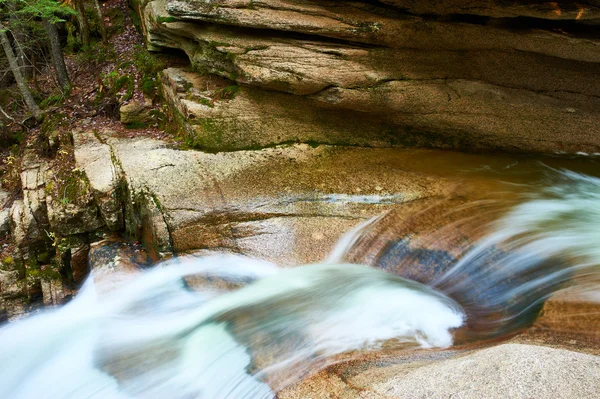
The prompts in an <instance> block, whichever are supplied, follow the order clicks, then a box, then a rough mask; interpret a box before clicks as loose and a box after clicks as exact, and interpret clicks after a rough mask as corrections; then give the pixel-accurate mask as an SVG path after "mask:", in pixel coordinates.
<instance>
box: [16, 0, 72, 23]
mask: <svg viewBox="0 0 600 399" xmlns="http://www.w3.org/2000/svg"><path fill="white" fill-rule="evenodd" d="M4 1H6V0H4ZM15 2H16V3H17V4H22V5H23V7H22V8H20V10H19V11H18V13H19V14H24V15H29V16H33V17H38V18H43V19H47V20H49V21H50V22H51V23H53V24H55V23H58V22H64V19H62V18H60V17H61V16H62V17H67V16H71V15H77V12H76V11H75V10H73V9H72V8H70V7H68V6H67V5H65V4H63V3H59V2H57V1H54V0H35V1H32V2H25V1H22V0H16V1H15Z"/></svg>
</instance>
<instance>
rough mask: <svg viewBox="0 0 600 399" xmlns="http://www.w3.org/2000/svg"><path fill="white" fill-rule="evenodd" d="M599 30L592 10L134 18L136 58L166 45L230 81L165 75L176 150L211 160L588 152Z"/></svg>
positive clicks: (436, 5)
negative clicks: (348, 148) (362, 150)
mask: <svg viewBox="0 0 600 399" xmlns="http://www.w3.org/2000/svg"><path fill="white" fill-rule="evenodd" d="M384 3H385V4H384ZM599 20H600V19H599V9H598V4H596V3H594V2H580V3H577V4H575V5H574V4H571V3H565V4H563V3H560V2H556V3H554V2H548V3H540V2H528V1H523V2H510V3H506V2H498V1H473V2H468V3H464V2H442V1H427V2H414V1H391V0H390V1H387V2H367V1H345V2H333V1H324V0H323V1H319V0H312V1H298V0H264V1H258V2H257V1H245V0H218V1H217V0H215V1H191V0H155V1H152V2H149V3H148V4H147V6H146V7H145V8H144V21H145V31H146V33H147V37H148V43H149V46H150V48H151V49H154V50H160V49H162V48H178V49H181V50H183V51H185V53H186V54H187V55H188V57H189V58H190V61H191V64H192V67H193V68H194V69H195V70H196V71H197V72H200V73H201V74H213V75H218V76H221V77H223V78H225V79H228V80H229V83H225V84H223V85H222V86H221V88H220V90H211V89H210V83H208V84H207V83H206V81H205V80H206V79H205V78H202V77H200V76H194V74H193V73H191V72H190V71H169V72H168V73H166V75H165V78H164V82H165V83H166V88H165V94H166V97H167V98H168V100H169V101H170V102H171V104H172V105H173V107H174V108H176V109H178V110H179V112H180V114H181V116H182V120H181V123H182V125H183V127H184V129H185V130H186V134H187V135H188V137H187V138H188V140H189V142H190V143H191V144H193V145H196V146H198V147H201V148H208V149H213V150H218V149H240V148H250V147H257V146H258V147H261V146H265V145H268V144H271V143H281V142H287V141H295V142H310V141H316V142H321V143H329V144H346V145H348V144H350V145H372V146H393V145H410V146H414V145H416V146H434V147H445V148H468V149H471V150H473V149H503V150H511V151H534V152H549V153H552V152H571V153H573V152H578V151H584V152H598V151H599V150H600V130H599V128H598V126H600V123H598V122H600V119H599V118H600V117H599V116H598V115H599V114H600V113H599V111H600V86H599V84H598V83H597V79H595V76H596V74H597V70H598V68H599V65H598V63H599V62H600V41H599V35H598V29H597V27H598V23H599V22H598V21H599ZM182 76H183V77H184V79H183V80H181V79H178V78H177V77H182ZM177 82H179V84H177ZM182 82H185V83H183V84H181V83H182ZM227 87H229V89H227V90H225V89H226V88H227ZM224 90H225V91H224ZM241 110H244V112H243V113H241V112H240V111H241Z"/></svg>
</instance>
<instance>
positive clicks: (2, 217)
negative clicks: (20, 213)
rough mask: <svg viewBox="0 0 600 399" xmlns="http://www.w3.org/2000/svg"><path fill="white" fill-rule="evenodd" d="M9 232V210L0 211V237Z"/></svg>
mask: <svg viewBox="0 0 600 399" xmlns="http://www.w3.org/2000/svg"><path fill="white" fill-rule="evenodd" d="M9 232H10V209H7V208H4V209H2V210H1V211H0V235H3V236H4V235H6V234H8V233H9Z"/></svg>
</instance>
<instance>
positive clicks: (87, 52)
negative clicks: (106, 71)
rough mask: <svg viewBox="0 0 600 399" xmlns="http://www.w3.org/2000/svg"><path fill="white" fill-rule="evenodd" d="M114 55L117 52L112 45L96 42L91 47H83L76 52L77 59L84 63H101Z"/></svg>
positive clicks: (115, 55)
mask: <svg viewBox="0 0 600 399" xmlns="http://www.w3.org/2000/svg"><path fill="white" fill-rule="evenodd" d="M116 57H117V53H116V52H115V50H114V49H113V48H112V47H110V46H106V45H104V44H101V43H97V44H95V45H94V46H93V47H92V46H89V47H84V48H82V49H81V51H80V52H79V54H77V59H78V61H79V62H80V63H84V64H92V63H93V64H101V63H103V62H106V61H108V60H112V59H115V58H116Z"/></svg>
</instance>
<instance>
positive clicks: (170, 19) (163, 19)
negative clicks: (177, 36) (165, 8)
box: [156, 16, 179, 24]
mask: <svg viewBox="0 0 600 399" xmlns="http://www.w3.org/2000/svg"><path fill="white" fill-rule="evenodd" d="M177 21H179V19H177V18H175V17H171V16H169V17H158V18H156V22H158V23H159V24H162V23H169V22H177Z"/></svg>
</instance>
